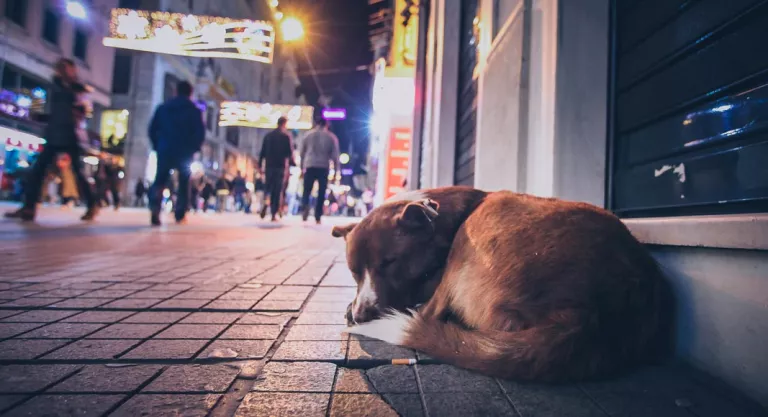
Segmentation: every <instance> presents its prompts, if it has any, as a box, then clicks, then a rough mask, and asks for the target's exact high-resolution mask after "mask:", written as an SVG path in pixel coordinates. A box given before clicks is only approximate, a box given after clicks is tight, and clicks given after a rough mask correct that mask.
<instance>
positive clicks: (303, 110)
mask: <svg viewBox="0 0 768 417" xmlns="http://www.w3.org/2000/svg"><path fill="white" fill-rule="evenodd" d="M314 112H315V108H314V107H312V106H294V105H288V104H270V103H254V102H252V101H224V102H222V103H221V110H219V126H242V127H256V128H261V129H274V128H276V127H277V119H279V118H280V117H281V116H282V117H285V118H286V119H288V124H287V127H288V129H296V130H307V129H312V116H313V115H314Z"/></svg>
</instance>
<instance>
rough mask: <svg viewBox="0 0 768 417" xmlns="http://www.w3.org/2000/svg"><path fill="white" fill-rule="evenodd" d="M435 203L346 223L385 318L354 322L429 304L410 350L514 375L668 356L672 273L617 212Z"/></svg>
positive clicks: (390, 208) (351, 256) (445, 196)
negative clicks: (667, 279)
mask: <svg viewBox="0 0 768 417" xmlns="http://www.w3.org/2000/svg"><path fill="white" fill-rule="evenodd" d="M425 196H426V197H427V198H428V199H426V200H421V201H400V202H392V203H387V204H384V205H382V206H381V207H379V208H377V209H376V210H374V211H372V212H371V213H370V214H369V215H368V216H367V217H366V218H365V219H363V221H362V222H361V223H359V224H358V225H350V226H347V227H337V228H334V232H333V234H334V236H337V237H338V236H344V237H345V239H346V240H347V259H348V263H349V267H350V270H351V271H352V273H353V275H354V276H355V279H356V280H357V282H358V284H360V283H361V282H362V279H363V278H362V277H363V275H364V274H365V273H366V272H367V273H368V274H370V277H371V278H372V282H373V286H374V288H375V291H376V294H377V295H378V303H377V305H376V306H375V309H374V310H375V312H374V313H370V311H368V312H365V313H359V314H358V315H359V316H360V317H350V316H351V314H350V313H348V319H353V321H355V322H358V323H359V322H365V321H369V320H371V319H375V318H377V317H378V313H381V312H386V310H387V309H396V310H399V311H404V310H406V309H408V308H413V307H415V306H416V305H417V304H419V303H423V302H426V304H424V305H423V306H421V307H420V308H419V310H418V312H416V313H415V314H414V315H413V317H409V318H408V324H407V326H406V328H404V329H403V331H404V333H405V334H404V335H403V338H402V339H401V340H400V344H402V345H404V346H406V347H409V348H413V349H417V350H420V351H422V352H425V353H427V354H428V355H430V356H432V357H435V358H437V359H440V360H443V361H446V362H448V363H452V364H454V365H457V366H460V367H464V368H468V369H472V370H476V371H478V372H481V373H484V374H486V375H490V376H496V377H502V378H516V379H522V380H538V381H565V380H580V379H586V378H591V377H596V376H602V375H607V374H612V373H615V372H619V371H622V370H624V369H626V368H627V367H629V366H632V365H634V364H637V363H640V362H645V361H647V360H649V359H655V358H657V357H658V356H659V355H660V354H662V353H663V352H664V350H663V348H664V347H666V345H665V343H664V342H665V341H666V340H667V335H668V332H667V330H668V329H669V327H668V324H669V323H670V322H671V320H670V317H669V316H668V315H667V314H668V313H669V299H668V297H667V293H666V291H665V287H664V280H663V277H662V274H661V273H660V270H659V268H658V266H657V264H656V263H655V261H654V260H653V258H652V257H651V256H650V255H649V254H648V252H647V251H646V250H645V248H644V247H643V246H642V245H641V244H640V243H639V242H638V241H637V240H636V239H635V238H634V237H633V236H632V235H631V234H630V232H629V231H628V230H627V228H626V227H625V226H624V225H623V223H622V222H621V221H619V219H617V218H616V217H615V216H613V215H612V214H611V213H609V212H607V211H605V210H603V209H600V208H597V207H595V206H591V205H588V204H583V203H573V202H565V201H561V200H556V199H545V198H537V197H532V196H528V195H521V194H514V193H510V192H497V193H485V192H482V191H479V190H475V189H471V188H466V187H448V188H441V189H434V190H428V191H425ZM434 209H437V213H435V210H434ZM371 324H372V323H371ZM364 326H365V325H364ZM374 336H375V335H374Z"/></svg>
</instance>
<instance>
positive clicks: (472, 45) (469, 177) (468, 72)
mask: <svg viewBox="0 0 768 417" xmlns="http://www.w3.org/2000/svg"><path fill="white" fill-rule="evenodd" d="M478 3H479V1H478V0H461V24H460V25H461V36H460V42H461V44H460V48H461V49H460V50H459V86H458V92H459V97H458V105H457V114H456V161H455V165H454V174H453V181H454V184H456V185H470V186H471V185H474V183H475V133H476V130H477V77H476V76H475V74H474V73H475V68H476V67H477V44H478V38H477V31H476V25H477V20H476V18H477V16H478V13H479V7H478Z"/></svg>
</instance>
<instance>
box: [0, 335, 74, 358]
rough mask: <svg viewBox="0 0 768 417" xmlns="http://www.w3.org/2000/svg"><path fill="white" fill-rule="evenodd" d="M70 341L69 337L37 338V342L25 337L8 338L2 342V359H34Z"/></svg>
mask: <svg viewBox="0 0 768 417" xmlns="http://www.w3.org/2000/svg"><path fill="white" fill-rule="evenodd" d="M69 342H70V340H68V339H47V340H37V341H35V343H29V341H28V340H23V339H11V340H6V341H4V342H0V359H16V360H24V359H34V358H36V357H38V356H40V355H42V354H44V353H46V352H50V351H52V350H54V349H56V348H59V347H61V346H64V345H65V344H67V343H69Z"/></svg>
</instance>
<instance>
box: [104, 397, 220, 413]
mask: <svg viewBox="0 0 768 417" xmlns="http://www.w3.org/2000/svg"><path fill="white" fill-rule="evenodd" d="M220 398H221V395H220V394H138V395H135V396H133V397H131V399H129V400H128V401H127V402H126V403H125V404H123V405H121V406H120V408H118V409H117V410H116V411H115V412H114V413H112V414H110V416H114V417H135V416H164V415H171V416H183V417H205V416H206V415H208V413H209V411H210V410H211V408H213V406H214V405H215V404H216V402H218V401H219V399H220Z"/></svg>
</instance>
